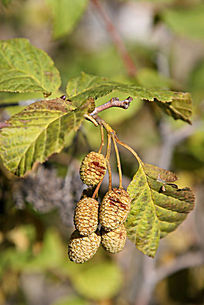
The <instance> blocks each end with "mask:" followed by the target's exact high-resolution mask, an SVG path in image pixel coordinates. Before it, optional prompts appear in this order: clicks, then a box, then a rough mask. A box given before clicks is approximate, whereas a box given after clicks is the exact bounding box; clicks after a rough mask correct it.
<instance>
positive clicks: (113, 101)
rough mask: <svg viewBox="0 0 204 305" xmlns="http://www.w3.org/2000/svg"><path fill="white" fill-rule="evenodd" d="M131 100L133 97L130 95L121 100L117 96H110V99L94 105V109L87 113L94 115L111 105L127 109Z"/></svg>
mask: <svg viewBox="0 0 204 305" xmlns="http://www.w3.org/2000/svg"><path fill="white" fill-rule="evenodd" d="M132 100H133V98H132V97H131V96H129V97H128V98H126V99H125V100H123V101H120V100H119V98H118V97H112V99H111V100H110V101H108V102H107V103H105V104H103V105H100V106H98V107H96V108H95V109H94V111H92V112H91V113H89V115H90V116H95V115H97V114H98V113H99V112H101V111H104V110H106V109H109V108H111V107H119V108H123V109H128V107H129V106H130V103H131V102H132Z"/></svg>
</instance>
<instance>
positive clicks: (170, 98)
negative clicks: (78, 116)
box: [66, 73, 192, 123]
mask: <svg viewBox="0 0 204 305" xmlns="http://www.w3.org/2000/svg"><path fill="white" fill-rule="evenodd" d="M66 92H67V95H68V97H69V98H70V99H71V100H72V101H73V104H74V105H75V106H77V105H78V104H80V103H81V101H82V100H87V99H88V98H90V97H92V98H94V99H98V101H99V103H100V100H101V99H102V98H104V97H105V96H107V95H108V94H110V93H112V97H114V96H116V95H115V92H117V93H118V92H119V93H120V94H123V96H124V98H127V97H128V96H131V97H133V98H134V100H135V102H138V101H149V102H154V103H156V104H157V105H158V106H160V107H161V108H162V109H163V110H164V111H165V112H166V113H167V114H168V115H170V116H172V117H173V118H174V119H181V120H183V121H186V122H188V123H191V121H190V118H191V115H192V100H191V96H190V94H189V93H181V92H172V91H167V90H159V89H148V88H143V87H138V86H135V85H132V84H131V85H130V84H121V83H118V82H114V81H111V80H108V79H106V78H104V77H98V76H94V75H89V74H85V73H82V74H81V76H79V77H76V78H74V79H72V80H70V81H69V82H68V84H67V88H66Z"/></svg>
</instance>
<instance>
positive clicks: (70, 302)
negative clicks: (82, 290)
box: [52, 296, 91, 305]
mask: <svg viewBox="0 0 204 305" xmlns="http://www.w3.org/2000/svg"><path fill="white" fill-rule="evenodd" d="M52 305H91V303H90V302H89V301H87V300H85V299H84V298H81V297H70V296H67V297H62V298H60V299H58V300H57V301H55V302H54V303H52Z"/></svg>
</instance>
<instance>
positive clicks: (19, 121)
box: [0, 98, 90, 176]
mask: <svg viewBox="0 0 204 305" xmlns="http://www.w3.org/2000/svg"><path fill="white" fill-rule="evenodd" d="M89 104H90V103H89V102H88V101H87V102H84V103H83V104H82V106H80V107H78V108H77V107H74V106H72V104H71V103H70V102H68V101H64V100H62V99H60V98H58V99H53V100H43V101H40V102H36V103H33V104H31V105H30V106H28V107H26V108H24V110H23V111H22V112H20V113H18V114H16V115H14V116H13V117H11V119H10V120H8V121H6V122H5V123H4V127H2V129H1V138H0V155H1V158H2V160H3V163H4V165H5V166H6V167H7V168H8V170H10V171H11V172H12V173H14V174H15V175H18V176H23V175H24V174H25V173H26V172H27V171H29V170H31V169H32V167H33V165H34V163H35V162H44V161H45V160H46V159H47V158H48V157H49V156H50V155H51V154H53V153H57V152H60V151H61V150H62V148H63V147H64V145H65V144H66V138H67V137H68V135H69V133H70V132H72V131H76V130H77V129H78V128H79V127H80V125H81V123H82V121H83V120H84V114H86V113H87V112H88V110H89Z"/></svg>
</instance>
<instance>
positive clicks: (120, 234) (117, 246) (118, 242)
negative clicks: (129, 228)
mask: <svg viewBox="0 0 204 305" xmlns="http://www.w3.org/2000/svg"><path fill="white" fill-rule="evenodd" d="M126 238H127V232H126V229H125V226H124V224H122V225H121V226H119V227H118V228H117V229H115V230H113V231H109V232H107V231H105V230H103V229H102V232H101V243H102V246H103V247H104V248H105V250H106V251H108V252H110V253H118V252H120V251H121V250H122V249H123V248H124V246H125V242H126Z"/></svg>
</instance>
